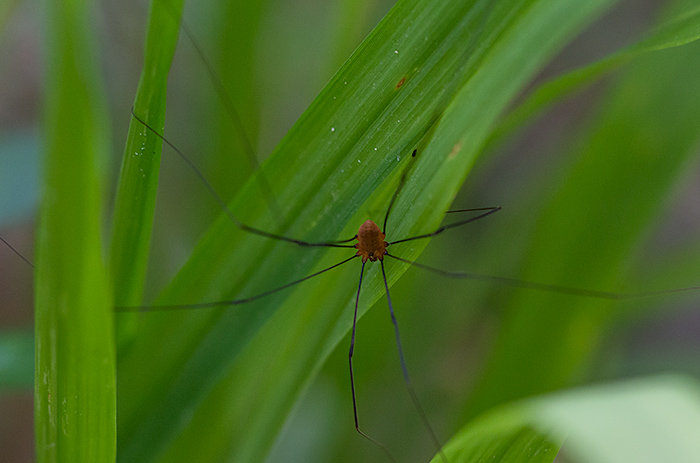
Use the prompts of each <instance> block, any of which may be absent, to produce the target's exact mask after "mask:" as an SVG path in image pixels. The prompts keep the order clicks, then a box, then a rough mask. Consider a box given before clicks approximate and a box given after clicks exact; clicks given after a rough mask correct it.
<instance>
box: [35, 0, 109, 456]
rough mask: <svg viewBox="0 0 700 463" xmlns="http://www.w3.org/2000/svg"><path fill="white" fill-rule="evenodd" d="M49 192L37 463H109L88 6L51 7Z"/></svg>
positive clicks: (101, 154)
mask: <svg viewBox="0 0 700 463" xmlns="http://www.w3.org/2000/svg"><path fill="white" fill-rule="evenodd" d="M45 5H46V10H45V16H44V18H45V21H46V29H45V34H46V35H45V38H44V39H45V44H46V53H45V56H46V59H47V63H46V73H45V78H46V94H45V98H46V106H45V108H44V110H45V134H46V139H45V146H46V158H45V160H44V169H45V170H44V190H43V193H42V206H41V217H40V226H39V232H38V235H37V252H36V270H35V276H36V284H35V294H36V306H35V342H36V370H35V395H34V403H35V429H36V453H37V461H39V462H76V461H90V462H113V461H114V459H115V457H116V455H115V453H116V403H115V402H116V391H115V382H116V378H115V363H116V359H115V352H114V336H113V329H114V324H113V322H112V320H113V314H112V297H111V290H110V287H109V283H108V279H107V275H106V271H105V269H104V266H103V263H102V242H101V235H100V228H101V226H100V220H101V216H100V206H101V202H102V194H101V193H102V192H101V188H100V182H101V180H102V174H103V171H102V168H103V167H104V166H105V160H106V154H107V148H106V147H107V121H106V114H105V103H104V101H103V95H102V93H101V83H100V80H99V77H98V71H97V69H98V67H97V60H96V57H97V54H96V50H95V49H94V44H95V38H94V35H93V33H92V30H91V28H90V26H89V25H90V22H89V21H90V13H91V8H92V6H93V5H92V3H91V2H86V1H83V2H80V1H65V2H47V3H46V4H45Z"/></svg>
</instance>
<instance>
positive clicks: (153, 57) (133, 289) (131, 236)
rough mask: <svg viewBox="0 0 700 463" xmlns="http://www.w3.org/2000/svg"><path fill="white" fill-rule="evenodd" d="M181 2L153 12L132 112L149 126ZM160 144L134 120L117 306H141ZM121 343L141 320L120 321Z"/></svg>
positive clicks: (117, 213) (161, 100)
mask: <svg viewBox="0 0 700 463" xmlns="http://www.w3.org/2000/svg"><path fill="white" fill-rule="evenodd" d="M181 11H182V0H172V1H170V0H153V2H152V3H151V7H150V10H149V21H148V32H147V36H146V44H145V52H144V68H143V72H142V73H141V79H140V81H139V87H138V90H137V92H136V98H135V100H134V111H135V112H136V113H137V114H139V115H140V117H141V118H143V119H144V120H145V121H146V122H147V123H148V124H150V125H151V127H163V124H164V121H165V96H166V89H167V79H168V71H169V70H170V64H171V63H172V59H173V54H174V53H175V47H176V45H177V38H178V32H179V15H180V13H181ZM161 149H162V142H161V140H160V139H158V138H154V137H152V136H150V134H149V133H148V131H147V130H146V129H145V128H144V127H143V126H142V125H141V124H140V123H138V122H137V121H135V120H134V119H131V122H130V124H129V132H128V135H127V141H126V147H125V150H124V158H123V162H122V168H121V174H120V177H119V186H118V189H117V196H116V202H115V207H114V217H113V221H112V224H113V230H112V241H111V248H110V269H111V272H112V275H113V278H114V287H115V289H116V291H115V296H116V300H115V304H116V305H120V306H124V305H138V304H139V303H140V302H141V297H142V293H143V287H144V283H145V275H146V265H147V262H148V250H149V242H150V238H151V229H152V226H153V211H154V209H155V200H156V189H157V186H158V169H159V167H160V153H161ZM117 318H118V319H117V322H118V339H120V343H123V344H122V345H125V344H126V342H127V339H129V338H131V337H132V336H133V335H134V332H135V330H136V327H137V318H136V317H135V316H134V315H133V314H131V315H130V314H122V315H119V316H118V317H117Z"/></svg>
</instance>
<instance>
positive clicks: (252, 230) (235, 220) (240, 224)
mask: <svg viewBox="0 0 700 463" xmlns="http://www.w3.org/2000/svg"><path fill="white" fill-rule="evenodd" d="M131 114H132V115H133V116H134V118H135V119H136V120H137V121H139V122H140V123H141V124H143V125H144V126H145V127H146V128H147V129H148V130H150V131H151V132H153V134H154V135H156V136H157V137H158V138H160V139H161V140H163V142H164V143H165V144H167V145H168V146H169V147H170V148H172V149H173V151H175V152H176V153H177V154H178V156H180V157H181V158H182V160H183V161H185V163H186V164H187V165H188V166H189V168H190V169H192V171H193V172H194V173H195V174H196V175H197V177H199V179H200V180H201V181H202V183H204V186H205V187H206V188H207V190H208V191H209V194H211V196H212V198H214V200H215V201H216V202H217V203H218V204H219V207H220V208H221V209H222V210H223V211H224V212H225V213H226V215H227V216H228V217H229V219H231V222H233V224H234V225H235V226H236V227H238V228H240V229H241V230H244V231H247V232H250V233H253V234H255V235H259V236H264V237H266V238H272V239H275V240H279V241H286V242H288V243H294V244H297V245H299V246H304V247H328V248H354V246H352V245H345V244H339V243H347V242H349V241H352V240H353V239H354V238H351V239H347V240H342V241H324V242H320V243H310V242H308V241H302V240H297V239H294V238H288V237H286V236H282V235H278V234H276V233H270V232H266V231H264V230H259V229H257V228H253V227H250V226H248V225H246V224H244V223H243V222H241V221H240V220H238V217H236V216H235V215H234V214H233V212H232V211H231V209H229V207H228V205H227V204H226V202H225V201H224V200H223V199H221V196H219V194H218V193H217V192H216V190H214V187H212V186H211V184H210V183H209V182H208V181H207V179H206V177H204V174H203V173H202V172H201V171H200V170H199V169H198V168H197V166H195V165H194V163H193V162H192V161H191V160H190V159H189V158H188V157H187V156H185V153H183V152H182V151H180V149H179V148H177V147H176V146H175V145H173V144H172V143H171V142H170V141H169V140H168V139H167V138H165V137H164V136H163V135H161V134H160V133H158V131H156V130H155V129H154V128H153V127H151V126H150V125H148V124H147V123H146V122H145V121H144V120H143V119H141V118H140V117H139V116H137V115H136V113H135V112H134V110H133V108H132V109H131Z"/></svg>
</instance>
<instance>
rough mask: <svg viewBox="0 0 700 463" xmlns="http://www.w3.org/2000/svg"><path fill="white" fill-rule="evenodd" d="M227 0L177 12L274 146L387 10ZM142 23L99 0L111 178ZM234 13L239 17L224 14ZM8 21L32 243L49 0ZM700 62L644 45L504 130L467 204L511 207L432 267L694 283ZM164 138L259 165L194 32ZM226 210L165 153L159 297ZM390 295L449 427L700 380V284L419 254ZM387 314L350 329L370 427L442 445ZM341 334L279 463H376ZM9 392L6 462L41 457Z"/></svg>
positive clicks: (24, 238)
mask: <svg viewBox="0 0 700 463" xmlns="http://www.w3.org/2000/svg"><path fill="white" fill-rule="evenodd" d="M225 4H226V2H217V1H214V0H212V1H208V2H198V3H196V4H195V2H190V3H189V4H186V7H185V13H184V15H183V17H184V20H185V21H186V22H187V24H188V25H189V27H190V28H191V29H192V31H193V33H194V35H195V37H196V38H197V40H198V41H199V42H200V44H201V45H202V47H203V49H204V51H205V54H206V55H207V57H208V59H209V60H210V61H211V62H212V64H213V66H214V68H215V69H216V72H217V74H219V75H220V76H222V79H224V80H225V81H226V82H227V84H228V85H230V86H231V87H232V88H235V89H236V90H235V94H234V95H233V96H234V99H235V101H236V106H237V109H238V111H239V113H240V114H241V115H242V120H243V126H244V128H245V130H246V132H247V133H248V135H249V137H250V139H251V142H252V144H253V146H254V148H255V150H256V152H257V153H259V158H260V160H262V159H264V158H265V156H266V154H269V153H270V151H272V149H273V148H274V147H275V146H276V144H277V142H278V141H279V140H280V139H281V137H282V136H283V135H284V134H285V133H286V131H287V130H288V129H289V128H290V127H291V126H292V124H293V123H294V121H296V119H297V118H298V117H299V115H300V114H301V113H302V112H303V111H304V109H305V108H306V107H307V106H308V105H309V103H310V102H311V101H312V100H313V98H314V97H315V96H316V95H317V94H318V92H319V91H320V90H321V89H322V88H323V86H324V85H325V83H326V82H327V81H328V80H329V79H330V78H331V77H332V75H333V73H334V72H335V71H336V70H337V69H338V68H339V67H340V66H341V65H342V63H343V62H344V61H345V60H346V59H347V57H348V56H349V55H350V54H351V53H352V51H353V50H354V49H355V47H356V46H357V45H358V44H359V43H360V42H361V40H362V39H363V38H364V37H365V36H366V35H367V34H368V33H369V31H371V30H372V28H373V27H374V26H375V25H376V24H377V23H378V22H379V21H380V20H381V18H382V17H383V16H384V15H385V14H386V12H387V11H388V10H389V9H390V8H391V6H392V5H393V3H392V2H381V1H379V2H378V1H374V2H368V1H359V0H354V1H353V0H345V1H343V0H339V1H330V2H329V1H318V0H307V1H267V2H265V1H262V2H249V3H246V5H245V6H239V7H238V8H239V10H229V9H227V8H226V7H225ZM666 8H668V4H667V2H663V1H651V0H643V1H642V0H635V1H623V2H620V3H619V4H618V5H617V6H616V7H615V8H614V9H612V10H611V11H609V12H607V13H606V14H605V15H604V16H603V17H602V18H600V19H599V20H598V21H596V23H595V24H593V25H592V26H591V27H589V28H588V29H587V30H586V31H584V33H583V34H582V35H581V36H580V37H579V38H578V39H576V40H575V41H574V42H573V43H572V44H570V45H569V46H567V47H566V49H565V50H564V51H562V52H561V53H560V55H559V56H558V57H557V58H556V59H555V60H554V61H553V62H552V63H551V64H550V65H549V66H548V67H547V68H546V69H545V70H543V71H542V73H541V75H540V76H539V77H538V78H537V80H536V81H535V82H533V84H532V88H534V87H535V86H536V85H537V84H538V83H541V82H543V81H545V80H546V79H547V78H548V77H550V76H554V75H557V74H559V73H562V72H565V71H567V70H570V69H574V68H576V67H578V66H580V65H584V64H587V63H589V62H592V61H593V60H596V59H598V58H601V57H603V56H605V55H606V54H608V53H610V52H612V51H614V50H617V49H618V48H620V47H623V46H625V45H628V44H631V43H633V42H634V41H635V40H637V39H639V38H640V37H641V36H642V35H643V34H644V32H646V31H647V30H649V28H650V27H651V26H652V25H653V24H655V23H656V22H657V21H658V18H659V17H660V15H661V14H662V12H664V11H665V9H666ZM146 16H147V5H146V4H145V3H144V2H135V1H127V2H120V3H117V2H101V3H100V4H99V8H98V9H97V10H96V15H95V18H94V20H95V23H96V27H95V28H96V30H98V31H100V44H99V45H100V58H101V61H102V65H103V71H102V74H103V76H104V79H105V81H106V91H107V97H108V101H109V111H110V118H111V122H112V144H113V150H112V152H113V153H114V156H113V160H112V165H111V169H110V170H111V172H112V175H110V176H109V178H108V180H106V181H108V182H110V183H111V184H110V185H109V188H110V191H111V190H112V189H113V188H114V182H115V178H116V174H117V172H118V168H119V162H120V161H119V158H120V155H121V152H122V151H123V146H124V140H125V137H126V136H125V134H126V130H127V127H128V124H129V120H130V117H131V115H130V108H131V105H132V103H133V95H134V92H135V89H136V84H137V81H138V76H139V73H140V71H141V60H142V48H143V39H144V28H145V23H146ZM231 18H233V19H231ZM228 20H232V21H233V24H234V26H228V27H227V26H226V24H229V23H227V22H226V21H228ZM0 27H1V29H0V34H1V35H0V160H1V165H2V168H0V198H1V199H0V227H1V228H0V236H3V237H4V238H6V239H7V240H8V241H10V242H12V243H13V245H15V246H16V248H18V249H19V250H20V251H21V252H22V253H23V254H25V255H28V256H31V254H32V239H33V235H32V228H33V223H34V221H33V212H34V210H35V208H36V197H37V190H38V181H37V177H38V174H37V170H38V168H39V167H38V158H39V156H38V153H39V149H40V141H39V134H40V107H41V59H40V56H41V51H40V46H39V44H40V35H39V34H40V18H39V4H38V2H36V1H15V2H12V1H7V2H5V3H4V4H3V6H0ZM231 43H235V44H239V45H238V46H231V45H230V44H231ZM697 63H700V48H699V47H698V46H697V44H695V45H693V44H691V45H688V46H685V47H681V48H679V49H674V50H668V51H662V52H656V53H653V54H649V55H647V56H644V57H642V58H640V59H639V60H638V61H635V62H633V63H632V64H631V65H630V66H628V67H623V68H621V69H620V70H619V71H617V72H615V73H612V74H611V75H609V76H607V77H606V78H604V79H602V80H601V81H599V82H596V83H595V84H594V85H592V86H590V87H589V88H587V89H585V91H583V92H581V93H578V94H576V95H575V96H573V97H572V98H569V99H567V100H566V101H564V102H563V103H561V104H558V105H557V106H556V107H554V108H553V109H552V110H550V111H548V112H547V113H546V114H545V115H544V116H542V117H540V118H538V119H537V120H533V121H532V123H530V124H529V125H528V126H527V127H526V128H525V130H523V131H521V132H518V133H517V134H516V135H515V136H513V137H511V138H508V139H505V140H504V139H499V140H494V141H493V143H491V144H490V146H489V147H488V149H487V151H486V152H485V153H484V154H483V155H482V157H481V158H480V160H479V163H478V165H477V166H476V167H475V168H474V169H473V171H472V174H471V175H470V177H469V179H468V180H467V183H466V184H465V186H464V188H463V190H462V191H461V193H460V195H459V196H458V198H457V200H456V202H455V206H454V207H455V208H468V207H484V206H495V205H500V206H502V207H503V211H502V212H499V213H498V214H497V215H495V216H493V217H490V218H488V219H485V220H484V221H482V222H478V223H476V224H473V225H472V226H467V227H464V228H462V229H459V230H453V231H452V232H448V233H445V234H444V235H442V236H440V237H439V238H437V239H435V240H434V241H432V242H431V243H430V245H429V247H428V248H427V249H426V251H425V252H424V253H423V255H422V257H421V262H424V263H426V264H430V265H434V266H437V267H440V268H444V269H449V270H455V271H473V272H480V273H487V274H492V275H498V276H508V277H515V278H523V279H528V280H531V281H540V282H543V283H558V284H564V285H569V286H575V287H582V288H588V289H600V290H611V291H624V292H630V293H631V292H638V291H644V290H657V289H667V288H676V287H685V286H692V285H695V284H697V282H698V281H700V280H699V279H698V278H697V269H698V268H699V266H698V264H700V241H699V240H698V238H697V236H698V233H697V232H698V228H699V227H700V215H699V213H698V211H700V204H698V198H699V197H700V196H699V195H698V193H700V183H699V182H698V178H700V176H698V173H700V169H699V168H698V167H699V166H698V164H697V156H693V154H697V150H698V139H699V138H700V137H699V136H698V134H699V133H700V130H699V129H700V122H698V121H700V87H698V86H697V82H698V78H699V77H700V66H699V65H698V64H697ZM240 69H252V72H250V73H240V72H238V71H239V70H240ZM166 135H167V136H168V137H169V139H170V141H172V142H173V143H174V144H175V145H176V146H178V147H179V148H180V149H182V150H183V151H184V152H186V153H188V155H189V156H191V157H192V158H193V160H194V161H195V162H196V163H197V164H198V165H199V166H201V167H202V169H203V170H204V171H205V175H207V177H208V178H209V179H210V180H211V182H212V184H213V186H214V188H215V189H216V190H217V191H218V192H219V193H220V194H221V196H223V197H225V198H227V197H231V196H232V195H233V194H235V192H236V188H237V186H238V185H241V183H242V181H243V180H244V179H245V178H247V176H248V175H249V173H250V172H249V171H248V170H247V169H245V168H244V169H241V168H236V167H235V166H236V165H238V166H240V165H241V164H240V162H238V164H236V162H237V161H240V159H241V157H240V156H241V147H240V144H239V141H238V140H237V139H236V137H235V136H234V135H232V130H231V121H230V119H229V117H228V115H227V114H226V112H225V110H224V108H223V106H222V105H221V102H220V101H219V98H218V96H217V94H216V92H215V89H214V86H213V85H212V83H211V81H210V80H209V78H208V76H207V73H206V69H205V67H204V65H203V63H202V60H201V59H200V57H199V56H198V55H197V54H196V52H195V50H194V48H193V46H192V44H191V43H190V42H189V41H188V40H187V38H186V37H184V36H183V35H182V34H181V38H180V45H179V48H178V52H177V55H176V58H175V62H174V64H173V69H172V73H171V77H170V83H169V89H168V113H167V118H166ZM231 153H233V155H231ZM171 154H172V153H171ZM234 155H235V156H234ZM672 159H673V160H672ZM603 166H606V168H607V169H609V170H606V171H603V170H601V169H602V168H603ZM640 166H643V167H640ZM617 179H619V181H618V180H617ZM656 180H659V185H658V186H656V185H655V183H654V182H655V181H656ZM630 185H637V186H638V188H633V187H631V186H630ZM667 185H670V186H667ZM108 197H109V198H111V196H109V195H108ZM109 201H110V202H111V199H110V200H109ZM107 207H109V206H107ZM218 213H219V210H218V208H217V206H216V204H215V203H214V202H213V201H211V200H210V198H209V197H208V196H207V192H206V191H205V190H204V189H203V188H202V185H201V184H200V183H199V181H198V180H197V179H196V178H195V177H194V176H193V175H192V174H191V172H189V171H188V170H187V169H186V168H184V167H183V166H182V165H181V163H179V162H178V161H177V160H176V159H174V156H172V155H169V154H168V153H167V151H166V152H165V154H164V156H163V166H162V173H161V178H160V191H159V195H158V206H157V214H156V222H155V229H154V237H153V239H152V254H151V258H150V270H149V279H148V283H147V287H146V300H151V299H152V298H153V297H155V295H156V294H157V293H158V291H159V290H160V289H161V288H162V287H163V286H164V285H165V283H167V282H168V281H169V280H170V278H171V277H172V276H173V275H174V273H175V272H176V270H177V269H178V268H179V267H180V266H181V265H182V264H183V263H184V261H185V260H186V258H187V256H188V255H189V253H190V252H191V249H192V248H193V246H194V244H195V243H196V241H197V240H198V238H199V237H200V235H201V234H202V233H203V231H204V230H206V229H207V228H208V227H209V225H210V224H211V222H212V220H213V219H214V217H216V216H217V214H218ZM299 252H303V250H301V251H299ZM31 279H32V272H31V270H30V269H28V268H27V266H26V265H25V264H24V263H23V262H22V261H20V260H19V259H17V258H16V257H15V256H14V255H13V254H11V253H10V252H8V251H7V250H6V249H5V248H2V249H0V291H1V293H0V301H1V302H0V307H1V310H0V324H2V332H1V333H0V334H1V336H2V341H3V343H5V342H6V343H7V345H8V346H10V347H9V348H7V349H4V350H3V351H2V356H3V357H2V358H0V366H1V365H2V363H3V362H5V363H7V364H11V362H13V361H14V362H20V363H21V362H25V364H26V360H27V359H28V358H29V359H30V361H31V357H30V355H28V351H29V348H28V347H27V345H26V344H27V343H26V336H23V335H24V334H27V333H31V321H32V320H31V319H32V308H31V307H32V298H31V293H32V291H31V287H32V283H31ZM392 296H393V299H394V306H395V308H396V310H397V316H398V317H399V323H400V325H401V329H402V336H403V339H404V349H405V353H406V357H407V361H408V364H409V369H410V371H411V373H412V376H413V379H414V384H415V387H416V389H417V391H418V394H419V396H420V397H421V399H422V401H423V404H424V406H425V408H426V410H427V413H428V416H429V417H430V420H431V422H432V423H433V425H434V427H435V429H436V431H437V433H438V435H439V436H441V437H442V438H443V439H445V440H446V438H447V437H448V436H451V435H452V434H453V433H454V432H455V431H456V430H457V429H459V428H460V427H461V426H462V424H464V423H465V421H466V420H467V419H468V418H471V417H473V416H475V415H476V414H478V413H480V412H482V411H484V410H487V409H489V408H491V407H492V406H495V405H497V404H499V403H501V402H503V401H507V400H511V399H518V398H521V397H524V396H527V395H531V394H537V393H540V392H544V391H549V390H556V389H560V388H564V387H567V386H573V385H577V384H586V383H590V382H596V381H607V380H611V379H619V378H625V377H630V376H636V375H643V374H649V373H657V372H666V371H673V372H683V373H688V374H690V375H692V376H698V375H700V367H698V365H700V336H699V335H698V332H700V315H699V314H698V312H697V310H693V309H694V307H695V304H696V303H697V302H696V301H697V299H698V297H697V296H693V295H686V296H663V297H658V298H652V299H643V300H636V301H632V302H625V303H620V304H612V303H606V302H604V303H601V302H600V301H595V300H583V299H580V298H573V301H572V298H571V297H562V296H552V295H544V296H542V295H538V294H534V295H533V294H532V293H530V292H527V291H520V290H516V289H512V288H504V287H500V286H492V285H486V284H483V283H474V282H469V281H448V280H446V279H443V278H440V277H437V276H434V275H430V274H426V273H425V272H421V271H420V270H418V269H412V270H409V271H408V272H406V274H405V275H404V276H403V277H402V278H401V279H400V280H399V281H398V283H396V284H395V285H394V286H393V287H392ZM386 312H387V310H386V303H385V300H383V299H382V300H380V301H379V302H378V303H377V304H376V307H374V308H373V309H372V310H370V311H369V313H368V314H367V315H366V316H365V317H364V318H362V319H361V321H360V322H359V323H358V338H357V345H358V350H357V353H356V356H355V372H356V381H357V389H358V400H359V406H360V417H361V420H362V423H363V428H364V429H365V430H366V431H367V432H369V433H370V434H371V435H373V436H376V437H377V438H378V439H379V440H381V441H382V442H385V443H386V444H387V445H388V446H389V447H391V448H392V449H401V450H400V451H399V455H418V457H416V458H417V459H418V460H427V459H428V458H429V457H430V456H431V455H432V453H433V451H434V449H433V447H432V444H431V442H430V439H429V437H428V434H427V432H426V431H425V429H424V428H423V426H422V423H421V422H420V420H419V419H418V416H417V414H416V412H415V409H414V408H413V406H412V404H411V402H410V399H409V397H408V395H407V394H406V392H405V387H404V385H403V381H402V378H401V374H400V368H399V364H398V359H397V355H396V348H395V344H394V339H393V332H392V326H391V324H390V322H389V318H388V315H387V313H386ZM13 339H19V340H18V341H13ZM348 342H349V339H348ZM348 342H345V341H344V342H342V343H341V345H340V347H339V348H338V349H336V350H335V352H334V353H333V354H332V356H331V357H330V359H329V360H328V361H327V363H326V365H325V367H324V368H323V370H322V371H321V372H320V374H319V375H318V377H317V378H316V379H315V380H314V381H313V384H312V386H311V387H310V389H309V390H308V391H307V393H306V394H305V395H304V397H303V399H302V400H301V401H300V402H299V403H298V404H297V406H296V409H295V411H294V412H293V414H292V416H291V417H290V419H289V420H288V421H287V423H286V425H285V428H284V430H283V432H282V433H281V435H280V436H279V438H278V441H277V443H276V444H275V447H274V449H273V450H272V453H271V454H270V456H269V459H268V461H270V462H277V461H285V462H295V461H300V462H301V461H334V462H344V461H348V462H350V461H383V458H384V457H383V455H382V454H381V452H380V451H378V450H377V449H376V448H375V447H373V446H372V445H370V444H368V443H367V442H365V441H363V440H362V439H361V438H360V437H359V436H357V434H356V433H355V432H354V430H353V429H352V427H353V425H352V402H351V398H350V391H349V384H348V375H347V348H348ZM23 343H24V344H23ZM23 348H24V349H23ZM10 371H14V372H17V371H20V372H21V371H23V370H22V369H21V368H16V369H10ZM2 386H3V387H4V389H5V390H4V391H2V392H1V393H0V448H1V449H3V461H8V462H11V461H29V460H31V459H32V454H33V450H32V449H33V440H32V435H33V428H32V393H31V368H29V369H27V368H25V370H24V372H23V373H22V375H21V376H14V377H8V378H6V379H5V380H4V382H3V384H2ZM212 432H214V431H212Z"/></svg>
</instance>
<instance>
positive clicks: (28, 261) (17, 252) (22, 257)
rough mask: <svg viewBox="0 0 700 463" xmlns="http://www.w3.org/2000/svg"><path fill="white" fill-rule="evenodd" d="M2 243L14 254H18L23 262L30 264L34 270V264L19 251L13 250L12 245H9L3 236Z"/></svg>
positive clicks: (0, 238)
mask: <svg viewBox="0 0 700 463" xmlns="http://www.w3.org/2000/svg"><path fill="white" fill-rule="evenodd" d="M0 241H2V242H3V243H5V244H6V245H7V247H8V248H10V249H11V250H12V252H14V253H15V254H17V255H18V256H19V257H20V259H22V260H23V261H25V262H26V263H28V264H29V265H30V266H31V267H32V268H34V264H32V262H31V261H30V260H29V259H27V258H26V257H24V256H23V255H22V254H21V253H20V252H19V251H18V250H16V249H15V248H13V247H12V245H11V244H10V243H8V242H7V241H5V239H4V238H3V237H2V236H0Z"/></svg>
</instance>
